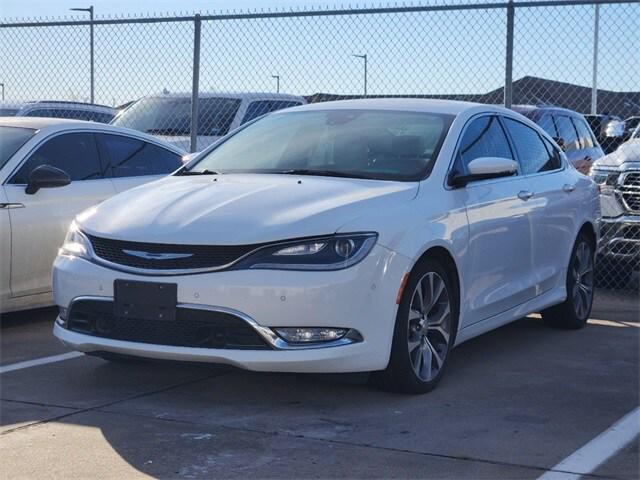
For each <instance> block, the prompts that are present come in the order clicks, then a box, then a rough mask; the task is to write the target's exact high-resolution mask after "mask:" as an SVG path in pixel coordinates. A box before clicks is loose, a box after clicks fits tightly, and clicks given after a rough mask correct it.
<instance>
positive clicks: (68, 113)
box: [24, 108, 113, 123]
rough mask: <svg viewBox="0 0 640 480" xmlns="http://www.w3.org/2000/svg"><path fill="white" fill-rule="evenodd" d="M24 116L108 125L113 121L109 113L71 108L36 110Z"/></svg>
mask: <svg viewBox="0 0 640 480" xmlns="http://www.w3.org/2000/svg"><path fill="white" fill-rule="evenodd" d="M24 116H25V117H53V118H71V119H74V120H90V121H94V122H100V123H109V122H110V121H111V120H112V119H113V115H112V114H110V113H104V112H96V111H93V110H82V109H73V108H37V109H35V110H30V111H28V112H27V113H25V115H24Z"/></svg>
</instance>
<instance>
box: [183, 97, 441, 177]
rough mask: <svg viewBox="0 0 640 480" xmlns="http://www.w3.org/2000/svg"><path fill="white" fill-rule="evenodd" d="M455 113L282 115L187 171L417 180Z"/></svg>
mask: <svg viewBox="0 0 640 480" xmlns="http://www.w3.org/2000/svg"><path fill="white" fill-rule="evenodd" d="M451 120H452V116H450V115H440V114H434V113H419V112H397V111H384V110H376V111H372V110H318V111H306V112H304V111H303V112H288V113H278V114H273V115H269V116H267V117H264V118H263V119H261V120H258V121H257V122H255V123H253V124H251V125H249V126H248V127H247V128H245V129H243V130H241V131H239V132H238V133H236V134H235V135H233V136H232V137H231V138H229V139H228V140H227V141H225V142H224V143H222V144H221V145H219V146H218V147H217V148H215V149H214V150H212V151H211V152H210V153H209V154H208V155H206V156H204V157H203V158H202V159H201V160H200V161H198V162H197V163H196V164H195V165H192V166H189V168H188V170H187V172H184V173H192V174H195V173H207V172H219V173H292V174H295V173H300V174H307V175H313V174H318V175H333V176H352V177H360V178H372V179H381V180H404V181H413V180H419V179H421V178H422V177H424V175H425V174H426V173H427V172H428V170H429V169H430V168H431V166H432V162H433V161H434V160H435V157H436V156H437V154H438V149H439V147H440V145H441V144H442V141H443V139H444V137H445V135H446V133H447V130H448V126H449V125H450V123H451Z"/></svg>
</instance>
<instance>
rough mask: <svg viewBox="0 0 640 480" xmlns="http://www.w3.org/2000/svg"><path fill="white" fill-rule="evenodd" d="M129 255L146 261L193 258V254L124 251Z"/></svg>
mask: <svg viewBox="0 0 640 480" xmlns="http://www.w3.org/2000/svg"><path fill="white" fill-rule="evenodd" d="M122 251H123V252H124V253H126V254H127V255H132V256H134V257H138V258H144V259H145V260H176V259H178V258H189V257H193V253H152V252H143V251H140V250H124V249H123V250H122Z"/></svg>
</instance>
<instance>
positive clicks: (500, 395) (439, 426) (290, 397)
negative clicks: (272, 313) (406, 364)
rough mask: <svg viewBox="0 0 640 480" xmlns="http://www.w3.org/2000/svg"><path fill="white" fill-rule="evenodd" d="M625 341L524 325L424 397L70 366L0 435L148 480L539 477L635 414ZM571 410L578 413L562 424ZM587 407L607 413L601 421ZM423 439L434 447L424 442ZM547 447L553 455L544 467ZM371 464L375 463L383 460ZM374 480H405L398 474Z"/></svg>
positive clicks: (293, 377) (344, 382) (621, 327)
mask: <svg viewBox="0 0 640 480" xmlns="http://www.w3.org/2000/svg"><path fill="white" fill-rule="evenodd" d="M638 330H639V329H638V327H637V326H633V325H632V324H628V323H623V322H619V321H617V320H610V321H607V322H602V321H600V322H595V323H592V324H590V325H589V326H588V327H587V328H585V329H582V330H578V331H566V330H557V329H552V328H549V327H547V326H545V325H544V323H543V322H542V321H541V320H540V319H539V318H536V316H530V317H527V318H524V319H521V320H519V321H517V322H514V323H512V324H510V325H507V326H504V327H502V328H500V329H497V330H495V331H492V332H489V333H487V334H484V335H482V336H480V337H477V338H475V339H472V340H470V341H467V342H465V343H464V344H462V345H460V346H459V347H457V348H456V349H455V350H454V352H453V355H452V358H451V362H450V364H449V365H448V372H447V374H446V375H445V377H444V378H443V380H442V382H441V383H440V385H439V386H438V388H437V389H436V390H434V391H433V392H431V393H429V394H427V395H423V396H411V395H401V394H392V393H388V392H383V391H380V390H377V389H376V388H374V387H373V386H372V385H371V384H370V382H369V375H368V374H339V375H338V374H322V375H318V374H277V373H255V372H247V371H241V370H237V369H233V368H221V369H219V368H217V367H209V366H202V365H195V366H194V365H184V364H180V365H176V364H172V363H160V364H158V363H143V364H127V365H121V364H110V363H107V362H104V361H102V360H95V359H88V358H87V359H76V360H73V362H76V364H78V365H79V364H80V363H82V362H93V363H91V364H88V363H85V364H84V366H83V368H78V369H77V371H74V373H73V376H68V375H66V373H60V372H61V371H64V370H66V369H67V368H69V369H71V368H72V365H66V366H65V365H64V364H58V365H57V366H55V367H54V366H50V367H49V369H50V373H48V374H47V375H51V376H53V377H55V381H56V382H57V383H58V384H59V385H61V386H62V387H63V388H64V390H65V391H64V395H62V397H61V398H62V399H63V400H61V401H60V402H53V401H51V402H48V401H47V400H46V396H47V395H46V393H44V392H43V394H42V395H41V396H40V400H38V402H39V410H38V416H39V418H36V417H34V410H33V409H32V408H29V405H26V404H23V403H20V404H18V403H15V402H9V403H11V412H10V413H11V414H10V415H3V416H1V417H0V424H1V425H2V426H3V428H4V429H12V428H16V427H17V426H20V425H24V424H28V423H30V422H34V421H43V420H44V422H47V421H48V419H53V420H55V422H54V423H52V424H51V425H49V427H48V428H50V429H51V431H52V432H53V433H54V434H55V435H57V442H58V443H59V446H58V447H57V448H60V449H61V450H67V449H70V448H74V449H75V450H74V452H75V453H74V455H79V456H78V461H79V462H81V461H82V459H83V458H84V456H85V454H84V453H82V452H78V450H77V449H78V447H80V446H81V444H82V443H84V442H88V443H89V444H92V443H94V444H95V445H94V446H93V447H92V448H88V450H89V451H95V449H99V448H100V445H102V444H104V442H106V444H108V446H109V447H110V448H111V449H113V451H115V453H117V455H118V461H119V462H126V464H127V465H129V466H131V467H133V468H135V469H136V470H138V471H140V472H142V473H144V474H147V475H151V476H155V477H176V476H185V477H190V478H196V477H212V476H225V477H231V476H240V477H246V476H249V475H259V476H264V475H261V473H262V474H264V472H265V470H264V468H270V467H273V468H275V470H273V471H272V473H273V472H276V473H277V472H281V474H282V476H285V475H286V473H287V472H288V473H289V476H290V475H291V471H294V470H287V465H286V462H285V463H284V464H283V463H282V462H283V458H284V457H288V456H290V457H291V458H292V459H294V458H303V457H309V456H311V457H312V458H314V459H315V460H314V462H315V463H314V464H309V465H304V462H303V461H301V460H292V462H293V463H294V464H295V465H296V468H298V470H295V471H296V472H297V475H298V476H301V477H302V476H310V475H315V476H318V475H321V476H331V475H339V472H338V471H337V470H332V468H333V466H332V465H334V464H335V465H337V464H340V462H342V461H344V462H346V463H349V461H348V460H347V459H342V455H347V454H348V455H351V458H352V460H351V464H352V467H353V468H350V469H347V470H346V472H348V473H349V475H347V476H350V477H358V476H366V475H365V472H364V470H362V471H361V470H359V469H358V468H360V467H358V462H357V461H354V460H353V456H354V455H357V454H358V453H357V447H358V446H362V445H372V446H376V447H380V448H390V449H392V450H393V449H399V450H413V449H417V451H425V452H431V453H433V452H435V453H436V454H438V455H462V456H468V457H474V458H486V459H488V460H490V461H513V462H518V461H520V462H524V460H526V459H535V461H537V462H543V463H544V462H547V460H542V459H547V458H550V459H549V460H548V462H551V463H550V465H552V464H553V463H554V460H555V459H556V457H557V456H561V455H563V454H564V453H565V450H566V452H567V453H570V452H571V451H572V450H571V449H575V448H577V447H579V446H580V445H582V444H583V443H584V442H586V441H588V439H589V438H591V437H592V436H593V435H595V434H597V433H598V432H599V431H602V428H604V427H606V426H607V425H609V424H610V423H612V421H615V420H616V419H617V418H619V415H618V414H619V413H620V412H623V413H625V412H626V411H627V407H628V404H630V403H631V404H635V405H637V404H638V394H637V392H638V375H637V373H638V349H637V342H638ZM612 345H615V346H616V348H615V350H614V351H615V355H612ZM78 362H80V363H78ZM76 364H74V365H76ZM65 367H66V368H65ZM71 371H73V370H71ZM25 372H26V371H25ZM162 375H165V376H166V378H167V381H168V383H169V385H168V386H166V385H165V386H162V387H159V388H157V389H156V390H151V391H146V392H143V393H138V394H134V395H123V396H121V397H118V398H111V397H109V399H108V400H107V401H104V402H101V403H99V404H96V405H90V406H83V405H82V403H81V402H80V407H78V405H76V406H75V407H74V408H73V409H72V408H69V405H71V404H73V403H74V401H76V400H77V399H78V398H80V397H82V396H83V395H87V394H90V393H91V390H98V389H101V391H104V392H110V391H111V390H113V389H117V388H121V387H122V385H126V384H127V382H129V383H132V384H137V385H140V384H144V382H149V383H151V382H150V380H151V379H153V378H156V379H157V378H159V377H160V376H162ZM14 388H19V387H17V386H15V385H12V386H11V387H10V388H9V387H8V389H7V391H5V392H4V393H3V395H2V396H3V398H11V397H12V396H14V392H13V391H12V390H13V389H14ZM43 388H48V387H47V385H44V386H43ZM33 391H34V392H36V391H37V390H33ZM105 395H107V396H108V394H105ZM17 396H18V397H19V395H17ZM580 398H581V399H583V402H584V404H583V405H581V409H586V410H587V411H586V412H584V413H583V412H581V411H576V410H575V402H576V400H577V399H580ZM34 400H35V399H34ZM599 402H602V405H605V404H606V405H607V411H606V412H603V411H602V407H601V406H600V405H601V404H600V403H599ZM4 405H5V407H7V405H8V403H7V402H5V403H4ZM590 408H591V409H593V411H589V409H590ZM587 418H589V419H588V420H587ZM607 422H609V423H607ZM576 424H577V425H580V429H578V431H576V428H575V426H576ZM71 425H75V426H82V427H87V428H85V429H82V430H80V431H81V432H84V433H83V435H85V436H86V438H81V439H79V438H77V435H78V434H77V433H75V432H74V431H72V430H69V429H68V428H66V426H71ZM563 429H564V430H563ZM565 430H567V431H571V432H574V435H573V437H572V438H571V439H568V440H567V441H566V442H565V443H562V442H561V441H560V440H558V438H557V437H558V435H559V433H558V432H562V431H565ZM67 431H68V432H69V435H68V436H65V435H64V433H65V432H67ZM435 431H437V432H439V434H438V435H437V436H434V435H431V434H429V432H435ZM33 432H34V433H33V434H34V435H50V434H51V433H46V434H45V433H44V432H47V430H45V429H34V430H33ZM37 432H43V433H37ZM87 432H94V433H93V434H92V433H87ZM514 432H516V433H514ZM72 433H73V434H72ZM98 433H99V435H98ZM523 433H524V434H526V435H529V436H530V437H531V438H529V439H528V440H527V442H526V443H525V444H522V445H520V446H519V448H518V449H514V448H513V444H512V443H511V442H516V441H520V438H521V437H520V436H519V435H521V434H523ZM9 438H10V437H9ZM496 439H500V440H499V441H498V440H496ZM318 440H324V441H329V442H330V443H328V444H325V443H318ZM34 441H35V442H36V444H37V440H32V443H33V442H34ZM42 441H43V442H45V439H42ZM335 442H338V443H337V444H338V445H344V448H343V449H342V451H341V452H337V451H336V450H335V449H333V448H330V447H331V445H335V444H336V443H335ZM407 442H409V444H410V445H411V447H408V446H407ZM545 442H547V443H545ZM548 442H555V447H554V448H555V450H554V453H553V454H550V453H549V449H548V447H547V445H548V444H549V443H548ZM581 442H582V443H581ZM86 456H87V457H88V456H89V453H87V454H86ZM560 458H561V457H560ZM87 461H91V460H90V458H87ZM336 462H337V463H336ZM354 462H355V463H354ZM371 462H372V464H373V465H376V464H377V463H376V462H383V463H384V462H385V456H384V455H383V454H382V453H381V456H380V458H377V459H373V460H371ZM525 463H526V462H525ZM319 465H320V466H322V467H319ZM387 467H388V465H387ZM289 468H293V467H291V466H289ZM319 468H322V469H319ZM343 468H344V465H343ZM380 468H382V469H384V468H385V465H383V464H380ZM278 469H280V470H278ZM314 469H315V470H314ZM380 471H386V472H388V473H389V475H392V474H399V475H401V476H402V475H403V474H404V476H412V475H413V476H415V474H416V473H415V471H409V470H407V471H404V470H402V468H401V467H398V470H380ZM393 472H395V473H393ZM446 473H447V472H442V476H447V475H446ZM345 474H346V473H345V471H344V470H343V476H344V475H345ZM457 474H458V476H460V472H457ZM276 476H277V475H276ZM454 476H455V475H454Z"/></svg>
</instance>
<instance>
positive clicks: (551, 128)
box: [536, 115, 558, 138]
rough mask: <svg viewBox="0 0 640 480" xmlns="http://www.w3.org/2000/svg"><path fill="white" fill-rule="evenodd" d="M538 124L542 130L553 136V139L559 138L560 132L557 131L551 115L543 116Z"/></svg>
mask: <svg viewBox="0 0 640 480" xmlns="http://www.w3.org/2000/svg"><path fill="white" fill-rule="evenodd" d="M536 123H537V124H538V125H539V126H540V128H542V129H543V130H544V131H545V132H547V133H548V134H549V135H551V137H553V138H557V137H558V131H557V130H556V125H555V123H553V117H552V116H551V115H543V116H542V117H541V118H540V120H538V121H537V122H536Z"/></svg>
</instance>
